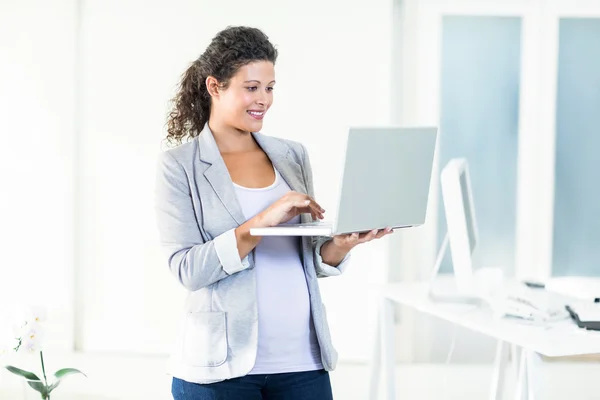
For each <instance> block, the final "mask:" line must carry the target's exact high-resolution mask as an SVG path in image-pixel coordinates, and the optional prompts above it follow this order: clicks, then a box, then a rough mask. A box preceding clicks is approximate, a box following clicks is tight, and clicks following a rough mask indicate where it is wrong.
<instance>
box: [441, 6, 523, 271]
mask: <svg viewBox="0 0 600 400" xmlns="http://www.w3.org/2000/svg"><path fill="white" fill-rule="evenodd" d="M520 47H521V19H520V18H511V17H461V16H447V17H444V20H443V47H442V71H441V73H442V77H441V78H442V81H441V87H442V99H441V101H442V103H441V123H440V162H441V164H440V165H441V166H442V167H443V166H444V165H445V164H446V163H447V162H448V161H449V160H450V159H451V158H455V157H464V158H466V159H467V160H468V162H469V172H470V176H471V184H472V190H473V199H474V203H475V204H474V205H475V215H476V218H477V223H478V227H479V242H478V244H477V248H476V249H475V253H474V261H475V266H480V265H485V266H500V267H504V268H505V272H506V273H507V274H512V273H513V271H514V254H515V243H514V242H515V203H516V197H515V194H516V167H517V135H518V120H519V71H520ZM440 200H441V197H440ZM439 211H440V218H439V242H440V243H441V241H442V239H443V237H444V235H445V233H446V222H445V214H444V209H443V205H442V204H441V202H440V208H439ZM449 253H450V252H448V253H447V254H446V257H445V260H444V263H443V264H442V270H443V271H450V270H451V268H452V266H451V261H450V254H449Z"/></svg>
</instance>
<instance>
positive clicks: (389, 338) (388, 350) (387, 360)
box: [381, 298, 396, 400]
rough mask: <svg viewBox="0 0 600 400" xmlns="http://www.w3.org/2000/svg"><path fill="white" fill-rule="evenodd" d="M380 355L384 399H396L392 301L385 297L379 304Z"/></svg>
mask: <svg viewBox="0 0 600 400" xmlns="http://www.w3.org/2000/svg"><path fill="white" fill-rule="evenodd" d="M381 356H382V359H383V365H384V368H385V382H386V388H387V390H386V400H396V382H395V379H396V368H395V364H396V351H395V346H394V303H393V302H392V301H391V300H390V299H386V298H384V299H383V302H382V305H381Z"/></svg>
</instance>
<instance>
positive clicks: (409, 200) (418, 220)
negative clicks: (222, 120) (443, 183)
mask: <svg viewBox="0 0 600 400" xmlns="http://www.w3.org/2000/svg"><path fill="white" fill-rule="evenodd" d="M436 140H437V128H435V127H415V128H350V130H349V132H348V140H347V142H346V155H345V161H344V169H343V177H342V183H341V185H340V193H339V203H338V209H337V216H336V217H335V218H334V219H333V220H332V221H314V222H307V223H301V224H289V223H286V224H281V225H278V226H273V227H265V228H251V229H250V234H251V235H253V236H334V235H341V234H347V233H353V232H359V233H361V232H368V231H371V230H373V229H384V228H386V227H392V228H394V229H399V228H410V227H416V226H420V225H423V224H424V223H425V216H426V211H427V204H428V200H429V185H430V182H431V173H432V169H433V158H434V153H435V148H436ZM317 201H318V200H317Z"/></svg>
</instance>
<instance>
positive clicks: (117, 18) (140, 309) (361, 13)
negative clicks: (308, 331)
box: [78, 0, 392, 360]
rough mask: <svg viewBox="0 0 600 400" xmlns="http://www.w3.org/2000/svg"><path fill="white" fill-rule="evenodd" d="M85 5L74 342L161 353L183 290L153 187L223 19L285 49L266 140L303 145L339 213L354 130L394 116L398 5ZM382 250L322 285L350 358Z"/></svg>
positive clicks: (337, 336) (379, 275)
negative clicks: (196, 63)
mask: <svg viewBox="0 0 600 400" xmlns="http://www.w3.org/2000/svg"><path fill="white" fill-rule="evenodd" d="M142 3H143V6H142ZM82 4H83V5H82V10H81V16H82V19H81V38H80V40H81V42H80V48H81V51H82V52H81V73H82V82H81V87H80V90H81V99H82V114H81V116H82V130H81V137H80V147H79V149H78V151H79V152H80V153H79V159H80V160H81V164H80V172H81V180H80V182H81V184H82V186H81V190H82V192H81V196H82V197H81V198H82V201H83V202H82V209H81V210H80V214H79V215H78V217H79V218H80V219H81V220H80V221H81V227H82V232H80V234H79V236H78V238H79V240H80V241H79V243H80V245H81V246H82V247H81V249H82V252H81V255H82V256H83V258H84V260H85V263H84V264H83V276H82V279H81V283H82V289H81V291H80V293H81V294H82V299H81V300H82V304H83V308H82V309H81V310H79V311H80V313H81V315H82V317H83V320H82V330H81V333H82V341H81V342H80V345H81V347H82V348H83V349H85V350H98V351H103V350H105V351H114V350H122V351H133V352H165V351H167V346H168V344H169V342H170V340H171V338H172V334H173V332H172V326H173V322H174V312H176V311H177V310H179V309H180V308H181V305H182V301H181V300H182V295H183V294H184V293H183V290H182V289H180V288H179V287H178V286H177V284H176V283H175V279H174V278H173V277H171V276H170V275H169V272H168V269H167V266H166V265H164V263H163V262H162V258H160V257H159V253H158V249H157V247H156V239H157V235H156V232H155V228H154V214H153V210H152V194H153V192H152V190H153V184H154V181H153V179H154V160H155V157H156V155H157V153H158V151H159V145H160V143H159V141H160V139H161V137H162V136H163V135H164V128H163V125H164V122H165V115H166V110H167V109H166V104H167V100H168V99H169V98H170V97H171V96H172V94H173V92H172V90H173V89H174V87H175V84H176V83H177V81H178V79H179V76H180V74H181V73H182V72H183V71H184V70H185V68H186V67H187V65H188V63H189V62H191V61H192V60H193V59H195V58H196V57H198V56H199V55H200V54H201V52H202V51H203V49H204V48H205V47H206V45H207V44H208V43H209V41H210V40H211V39H212V37H213V36H214V34H216V33H217V32H218V31H219V30H220V29H223V28H225V27H226V26H227V25H237V24H245V25H252V26H256V27H259V28H261V29H263V30H264V31H265V32H266V33H267V34H268V35H269V37H270V38H271V39H272V41H273V42H274V43H275V44H276V45H277V46H278V49H279V51H280V58H279V60H278V63H277V67H276V74H277V81H278V84H277V88H276V94H275V104H274V106H273V108H272V109H271V111H270V113H269V116H268V118H267V119H266V122H265V129H264V132H265V133H267V134H272V135H275V136H279V137H283V138H288V139H293V140H299V141H302V142H303V143H304V144H305V145H306V146H307V147H308V150H309V152H310V156H311V160H312V164H313V170H314V174H315V176H314V178H315V185H316V192H317V197H318V200H319V201H320V202H321V203H322V204H323V206H324V207H325V208H326V209H327V210H328V212H329V214H330V215H331V216H332V215H333V214H334V212H335V208H336V207H337V204H336V200H337V198H336V195H337V189H338V186H337V184H338V181H339V177H340V174H341V162H342V148H341V144H342V143H343V139H344V135H345V133H346V128H347V127H348V126H350V125H386V124H388V123H389V121H390V93H391V91H390V79H391V74H392V71H391V64H390V60H391V21H392V15H391V8H392V3H391V1H389V0H374V1H358V0H355V1H352V2H348V1H327V2H323V1H316V0H310V1H306V2H300V3H298V2H295V3H289V2H281V1H275V0H272V1H262V2H260V3H259V4H258V5H257V3H255V2H246V1H241V0H237V1H222V2H217V3H215V2H208V1H194V2H192V1H182V0H179V1H166V0H164V1H158V0H156V1H153V2H141V1H132V0H129V1H123V0H121V1H99V0H97V1H92V0H90V1H85V2H83V3H82ZM388 244H389V243H386V242H384V241H382V242H380V243H372V244H369V245H366V246H364V247H363V248H360V249H357V250H356V251H355V254H354V256H353V265H352V268H351V269H350V271H349V272H348V274H347V275H346V276H344V277H340V278H333V279H326V280H323V281H322V290H323V295H324V298H325V302H326V304H327V306H328V316H329V319H330V323H331V328H332V334H333V336H334V340H335V342H336V344H337V347H338V350H339V351H340V358H341V359H343V360H344V359H345V360H366V359H367V357H368V356H369V355H370V353H369V351H370V347H369V346H370V342H369V340H370V334H371V330H372V329H373V327H374V325H373V318H374V311H375V302H374V296H373V295H372V293H370V292H369V290H368V288H369V284H374V283H377V282H382V281H383V279H384V277H385V265H386V263H387V246H388Z"/></svg>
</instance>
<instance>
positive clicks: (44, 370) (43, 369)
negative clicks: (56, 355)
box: [40, 351, 50, 400]
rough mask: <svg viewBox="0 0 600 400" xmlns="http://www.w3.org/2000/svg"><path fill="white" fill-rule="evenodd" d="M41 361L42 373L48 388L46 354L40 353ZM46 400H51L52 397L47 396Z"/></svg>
mask: <svg viewBox="0 0 600 400" xmlns="http://www.w3.org/2000/svg"><path fill="white" fill-rule="evenodd" d="M40 361H41V362H42V373H43V374H44V384H45V385H46V388H47V387H48V380H47V379H46V367H45V366H44V354H43V352H42V351H40ZM46 400H50V395H49V394H48V395H46Z"/></svg>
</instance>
